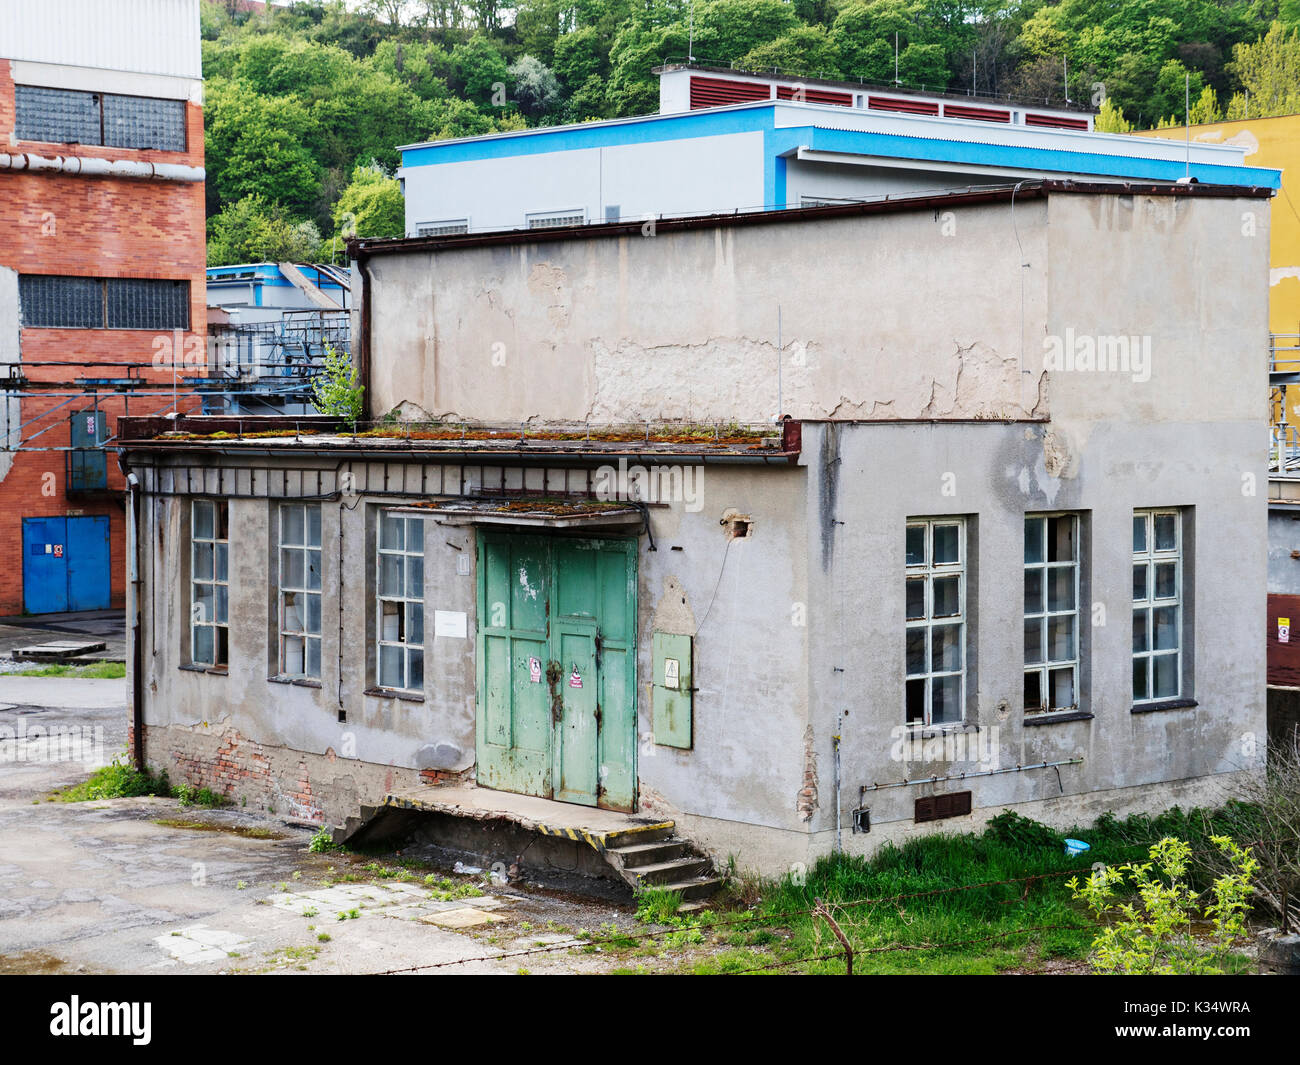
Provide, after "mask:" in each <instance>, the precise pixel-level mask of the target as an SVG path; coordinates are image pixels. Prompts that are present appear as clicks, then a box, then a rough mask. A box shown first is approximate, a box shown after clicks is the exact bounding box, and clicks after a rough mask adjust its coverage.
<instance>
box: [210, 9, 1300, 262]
mask: <svg viewBox="0 0 1300 1065" xmlns="http://www.w3.org/2000/svg"><path fill="white" fill-rule="evenodd" d="M252 6H253V5H250V4H248V3H245V2H243V0H204V2H203V4H202V36H203V73H204V77H205V79H206V86H205V118H204V124H205V136H206V146H207V148H206V150H207V164H206V165H207V169H208V183H207V197H208V202H207V211H208V261H209V262H210V263H212V264H221V263H232V262H246V261H249V260H256V259H277V260H278V259H295V260H304V259H317V258H319V259H324V260H328V259H331V258H334V259H336V260H338V259H341V258H342V255H343V248H342V241H343V240H344V239H345V238H346V237H347V236H348V235H351V234H354V233H355V234H359V235H361V236H395V235H400V234H401V233H402V228H403V220H402V196H401V191H400V188H399V187H398V183H397V181H396V180H395V179H393V177H392V176H391V175H392V173H393V171H394V169H395V168H396V166H397V164H398V162H399V158H398V152H397V151H396V148H397V146H398V145H400V144H410V143H413V142H417V141H424V140H433V139H440V138H447V137H463V136H469V135H475V134H482V133H489V132H492V131H496V130H509V129H519V128H524V127H527V126H537V125H554V124H559V123H566V122H582V121H588V120H591V119H599V118H612V117H616V116H621V115H634V114H645V113H649V112H653V111H654V110H655V109H656V108H657V106H658V83H657V79H656V78H655V76H654V74H653V73H652V70H653V68H654V67H655V66H656V65H658V64H660V63H662V62H664V61H672V60H681V59H684V58H685V57H686V55H687V53H688V49H689V50H690V52H691V54H693V55H694V57H695V58H696V60H697V61H698V62H705V63H709V64H712V65H717V66H734V67H735V68H738V69H745V70H771V69H773V68H777V69H779V70H781V71H788V72H791V73H795V74H800V75H803V76H808V77H817V76H819V77H826V78H848V79H852V80H854V81H857V80H862V81H864V82H867V83H869V84H892V83H894V81H895V77H897V80H898V81H900V82H901V83H902V84H904V85H907V86H911V87H916V88H922V87H924V88H929V89H947V90H948V91H956V92H969V91H972V90H973V91H975V92H977V93H979V94H1001V95H1009V96H1015V97H1024V98H1032V99H1041V100H1046V101H1053V102H1061V101H1064V100H1066V99H1067V98H1068V99H1069V100H1070V101H1073V102H1076V103H1083V104H1085V105H1091V106H1094V107H1098V108H1100V110H1101V115H1100V117H1099V120H1098V128H1101V129H1108V130H1112V131H1117V132H1118V131H1125V130H1128V129H1131V128H1147V127H1152V126H1159V125H1173V124H1179V125H1181V124H1182V123H1183V121H1184V91H1185V87H1186V85H1187V83H1188V81H1190V86H1191V99H1192V108H1191V121H1192V122H1193V123H1195V122H1207V121H1215V120H1217V119H1220V118H1225V117H1226V118H1243V117H1246V116H1247V114H1249V115H1250V116H1257V115H1270V114H1289V113H1292V112H1297V111H1300V0H1122V2H1121V0H695V2H694V3H691V2H690V0H519V2H518V3H517V4H515V5H513V6H506V5H505V4H502V3H499V2H497V0H464V2H452V0H361V2H357V0H353V2H351V3H345V2H344V0H298V2H296V3H292V4H288V5H281V6H272V5H268V6H265V7H264V8H262V9H259V10H249V8H250V7H252ZM1067 94H1068V96H1067Z"/></svg>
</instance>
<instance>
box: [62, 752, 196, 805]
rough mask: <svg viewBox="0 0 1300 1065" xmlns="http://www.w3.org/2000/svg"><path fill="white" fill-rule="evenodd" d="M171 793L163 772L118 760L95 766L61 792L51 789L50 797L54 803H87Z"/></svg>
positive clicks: (163, 795) (164, 795)
mask: <svg viewBox="0 0 1300 1065" xmlns="http://www.w3.org/2000/svg"><path fill="white" fill-rule="evenodd" d="M170 794H171V786H170V785H169V784H168V783H167V774H166V772H163V773H159V774H157V775H156V776H155V775H154V774H153V773H151V772H147V771H146V772H141V771H140V770H138V769H136V768H135V767H134V766H132V765H130V764H129V763H127V762H126V761H125V760H122V759H118V760H117V761H114V762H110V763H109V764H108V765H106V766H101V767H100V768H99V769H96V770H95V771H94V772H93V773H91V774H90V776H89V777H87V778H86V779H85V780H83V781H81V783H79V784H74V785H72V787H70V788H65V789H64V790H63V791H56V792H52V793H51V794H50V796H49V798H50V800H51V801H54V802H88V801H90V800H93V799H126V798H133V797H135V796H137V795H158V796H161V797H164V798H165V797H167V796H168V795H170Z"/></svg>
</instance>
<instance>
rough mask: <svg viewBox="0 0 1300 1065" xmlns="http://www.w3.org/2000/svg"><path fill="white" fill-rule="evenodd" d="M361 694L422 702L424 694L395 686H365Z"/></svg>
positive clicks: (409, 701)
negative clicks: (399, 689) (402, 689)
mask: <svg viewBox="0 0 1300 1065" xmlns="http://www.w3.org/2000/svg"><path fill="white" fill-rule="evenodd" d="M361 694H362V695H374V696H377V697H378V698H380V699H402V700H404V701H405V702H408V703H422V702H424V696H423V695H421V694H420V693H419V692H408V691H398V690H397V689H396V688H367V689H366V690H365V691H364V692H362V693H361Z"/></svg>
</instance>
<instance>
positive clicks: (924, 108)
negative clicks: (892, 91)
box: [867, 96, 939, 115]
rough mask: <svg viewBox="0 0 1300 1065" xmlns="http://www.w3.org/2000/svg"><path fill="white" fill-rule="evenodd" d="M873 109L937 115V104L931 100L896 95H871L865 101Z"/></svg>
mask: <svg viewBox="0 0 1300 1065" xmlns="http://www.w3.org/2000/svg"><path fill="white" fill-rule="evenodd" d="M867 107H868V108H869V109H870V110H873V111H902V112H903V113H904V114H908V115H937V114H938V113H939V105H938V104H937V103H935V102H934V101H933V100H909V99H907V98H906V97H898V96H873V97H871V99H870V100H869V101H868V102H867Z"/></svg>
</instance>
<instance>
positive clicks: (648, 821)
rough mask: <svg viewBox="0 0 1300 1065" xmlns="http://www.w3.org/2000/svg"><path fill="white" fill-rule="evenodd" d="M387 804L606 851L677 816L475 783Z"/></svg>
mask: <svg viewBox="0 0 1300 1065" xmlns="http://www.w3.org/2000/svg"><path fill="white" fill-rule="evenodd" d="M383 805H384V806H386V807H391V808H395V809H400V810H423V811H427V812H429V813H441V814H450V815H452V816H455V817H468V818H471V819H473V820H475V821H508V822H510V823H512V824H514V825H517V826H518V827H519V828H521V829H523V830H525V831H528V832H537V833H539V834H541V835H543V836H558V837H561V838H564V839H571V840H575V841H577V840H582V841H585V842H586V843H588V844H590V845H591V846H592V847H595V848H596V849H597V850H601V851H603V850H604V849H605V848H606V847H607V846H609V845H611V844H613V843H615V842H616V841H621V842H623V843H627V842H630V840H629V839H628V837H629V836H634V835H638V834H642V833H646V834H649V833H655V832H659V833H663V832H671V831H672V829H673V827H674V826H673V822H672V821H664V820H661V819H658V818H652V817H638V816H636V815H635V814H625V813H619V812H617V811H616V810H601V809H598V808H597V807H594V806H578V805H575V804H574V803H569V802H555V801H554V800H552V799H541V798H538V797H537V796H535V795H516V794H514V793H512V792H508V791H493V790H492V789H491V788H480V787H477V786H476V785H474V784H457V785H446V784H444V785H439V786H431V787H427V788H417V789H415V790H413V791H406V792H399V793H395V794H391V795H388V796H386V797H385V798H384V803H383Z"/></svg>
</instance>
